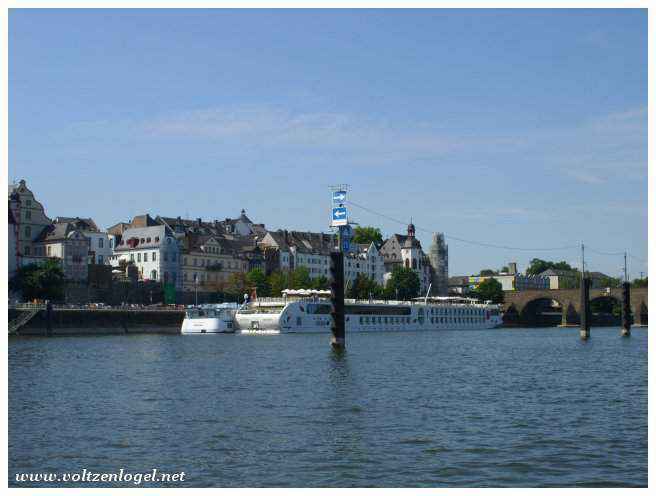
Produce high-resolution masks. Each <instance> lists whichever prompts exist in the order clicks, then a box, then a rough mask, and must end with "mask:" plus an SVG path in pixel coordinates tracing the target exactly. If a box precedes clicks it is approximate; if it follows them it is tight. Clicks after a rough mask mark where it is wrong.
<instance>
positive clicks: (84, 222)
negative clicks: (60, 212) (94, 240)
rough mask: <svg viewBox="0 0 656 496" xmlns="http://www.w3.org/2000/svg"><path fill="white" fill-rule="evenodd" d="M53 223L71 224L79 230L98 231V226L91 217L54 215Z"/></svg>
mask: <svg viewBox="0 0 656 496" xmlns="http://www.w3.org/2000/svg"><path fill="white" fill-rule="evenodd" d="M54 223H55V224H60V223H61V224H65V223H69V224H73V225H74V226H75V227H76V228H77V229H80V230H81V231H90V232H99V229H98V226H97V225H96V223H95V222H94V221H93V219H91V218H84V217H55V220H54Z"/></svg>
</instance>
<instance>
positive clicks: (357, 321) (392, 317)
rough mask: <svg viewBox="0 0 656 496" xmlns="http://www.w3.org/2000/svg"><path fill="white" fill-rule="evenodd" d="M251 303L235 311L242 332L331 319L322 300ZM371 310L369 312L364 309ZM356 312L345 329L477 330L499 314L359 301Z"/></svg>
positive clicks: (324, 326) (311, 327)
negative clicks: (276, 306) (261, 307)
mask: <svg viewBox="0 0 656 496" xmlns="http://www.w3.org/2000/svg"><path fill="white" fill-rule="evenodd" d="M257 310H258V307H257V306H256V305H255V304H254V305H252V307H251V309H250V310H247V311H246V312H237V314H236V315H235V322H236V324H237V328H238V329H239V331H240V332H241V333H243V334H270V333H318V332H319V333H320V332H330V330H331V323H332V319H331V316H330V314H329V313H328V312H327V311H326V304H325V303H308V302H304V303H303V302H294V303H290V304H287V305H285V307H284V308H283V309H282V310H281V311H279V312H277V313H276V312H274V311H271V309H268V310H265V311H263V312H258V311H257ZM369 310H371V312H370V313H367V312H368V311H369ZM358 312H359V313H358V314H347V315H346V316H345V324H346V332H350V333H359V332H386V331H440V330H481V329H492V328H495V327H498V326H500V325H501V323H502V319H501V315H500V314H499V313H497V312H493V311H491V310H490V309H488V308H485V307H484V306H483V305H481V306H478V307H475V306H471V305H470V306H469V307H462V308H460V307H454V306H449V307H436V306H430V305H412V306H410V305H366V304H365V305H362V306H360V307H359V309H358Z"/></svg>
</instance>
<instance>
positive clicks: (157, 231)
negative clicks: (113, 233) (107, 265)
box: [114, 224, 173, 251]
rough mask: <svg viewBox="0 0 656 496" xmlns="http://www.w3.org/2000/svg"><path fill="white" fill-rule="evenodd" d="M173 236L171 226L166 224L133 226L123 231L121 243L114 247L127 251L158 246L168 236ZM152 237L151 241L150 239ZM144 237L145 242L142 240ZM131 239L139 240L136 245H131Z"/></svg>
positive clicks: (116, 249) (115, 249) (117, 249)
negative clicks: (168, 226)
mask: <svg viewBox="0 0 656 496" xmlns="http://www.w3.org/2000/svg"><path fill="white" fill-rule="evenodd" d="M167 236H170V237H172V236H173V233H172V232H171V230H170V229H169V228H167V227H166V226H164V225H161V224H160V225H156V226H148V227H133V228H130V229H126V230H125V231H124V232H123V236H122V239H121V243H120V244H118V245H116V246H115V247H114V251H127V250H131V249H143V248H157V247H159V246H160V245H161V244H162V243H164V239H165V238H166V237H167ZM149 238H150V241H148V239H149ZM142 239H143V242H142V241H141V240H142ZM131 240H137V241H136V242H132V243H136V244H135V245H134V246H130V243H131Z"/></svg>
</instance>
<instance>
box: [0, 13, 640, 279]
mask: <svg viewBox="0 0 656 496" xmlns="http://www.w3.org/2000/svg"><path fill="white" fill-rule="evenodd" d="M9 29H10V31H9V110H10V114H9V117H10V129H9V143H10V164H9V178H10V179H19V178H25V179H26V180H27V181H28V184H29V185H30V186H31V187H32V189H33V190H34V191H35V193H36V195H37V197H38V198H39V199H41V200H42V201H43V203H44V204H45V206H46V212H47V214H48V215H50V216H57V215H79V216H91V217H93V218H94V219H95V220H96V221H97V222H98V223H99V224H100V225H102V226H105V227H107V226H109V225H111V224H113V223H115V222H118V221H121V220H128V219H130V218H131V217H132V216H134V215H138V214H141V213H145V212H149V213H151V214H153V215H155V214H161V215H169V216H177V215H182V216H185V215H188V216H189V217H191V218H196V217H202V218H204V219H214V218H218V219H222V218H225V217H228V216H230V217H234V216H236V215H238V213H239V210H240V209H241V208H245V209H246V210H247V213H248V215H249V216H250V217H251V218H252V219H253V220H254V221H255V222H263V223H265V224H266V225H267V226H268V227H270V228H279V227H287V228H293V229H298V230H314V231H319V230H324V231H327V230H328V222H329V208H330V196H329V191H328V188H329V186H330V185H331V184H335V183H348V184H349V185H350V187H351V194H350V199H351V200H353V201H354V202H356V203H358V204H361V205H363V206H366V207H367V208H369V209H372V210H374V211H377V212H381V213H383V214H385V215H387V216H390V217H393V218H399V219H402V220H405V219H408V220H409V219H410V217H412V219H413V221H414V223H415V224H416V225H417V226H418V228H423V229H426V230H427V231H431V230H439V231H443V232H445V233H446V235H447V238H448V236H449V235H452V236H455V237H458V238H465V239H470V240H477V241H482V242H485V243H491V244H497V245H509V246H513V247H560V246H569V245H576V244H579V243H580V242H581V241H582V240H583V241H584V242H585V243H586V244H589V245H590V246H591V247H592V248H594V249H596V250H598V251H605V252H616V251H623V250H625V249H626V250H629V251H630V253H632V254H633V255H634V256H635V257H638V258H639V259H642V260H646V258H647V14H646V10H519V11H514V10H432V11H428V10H420V11H416V10H415V11H411V10H408V11H403V10H395V11H384V10H359V11H322V10H312V11H310V10H306V11H282V10H280V11H267V10H259V11H258V10H248V11H246V10H242V11H240V10H214V11H207V10H168V11H165V10H86V11H83V10H11V11H10V16H9ZM351 218H352V219H353V220H354V221H357V222H359V223H361V224H365V225H376V226H379V227H381V229H382V230H383V232H384V233H385V234H390V233H393V232H403V231H404V226H403V225H400V224H397V223H395V222H392V221H390V220H386V219H384V218H381V217H377V216H375V215H373V214H371V213H369V212H366V211H363V210H359V209H357V208H356V207H353V208H352V209H351ZM427 231H420V232H419V233H418V234H419V237H420V239H421V240H422V241H423V242H424V244H425V245H427V244H428V242H429V241H430V235H429V234H428V232H427ZM448 241H449V246H450V272H451V274H466V273H474V272H476V271H478V270H479V269H481V268H485V267H492V268H499V267H501V266H502V265H505V263H506V262H508V261H517V262H518V263H519V265H520V268H523V267H525V266H526V263H527V262H528V260H529V259H530V258H533V257H540V258H547V259H558V260H560V259H564V260H567V261H570V262H572V263H578V260H579V251H578V250H577V249H568V250H563V251H554V252H540V251H535V252H526V251H518V250H506V249H496V248H483V247H478V246H474V245H469V244H466V243H462V242H458V241H456V240H455V239H450V240H448ZM630 261H631V264H630V273H631V275H632V276H637V275H639V272H640V271H646V263H643V262H641V261H640V260H638V259H637V258H631V259H630ZM587 263H588V265H589V267H590V268H591V269H596V270H602V271H605V272H607V273H609V274H611V275H617V274H618V273H619V270H620V267H621V265H622V259H621V257H617V256H615V257H610V256H603V255H598V254H595V253H592V252H589V256H588V258H587Z"/></svg>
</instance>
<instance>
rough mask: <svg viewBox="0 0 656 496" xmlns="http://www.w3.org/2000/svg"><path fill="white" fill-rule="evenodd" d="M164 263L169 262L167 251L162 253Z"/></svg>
mask: <svg viewBox="0 0 656 496" xmlns="http://www.w3.org/2000/svg"><path fill="white" fill-rule="evenodd" d="M164 261H165V262H168V261H169V253H168V252H167V251H165V252H164Z"/></svg>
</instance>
